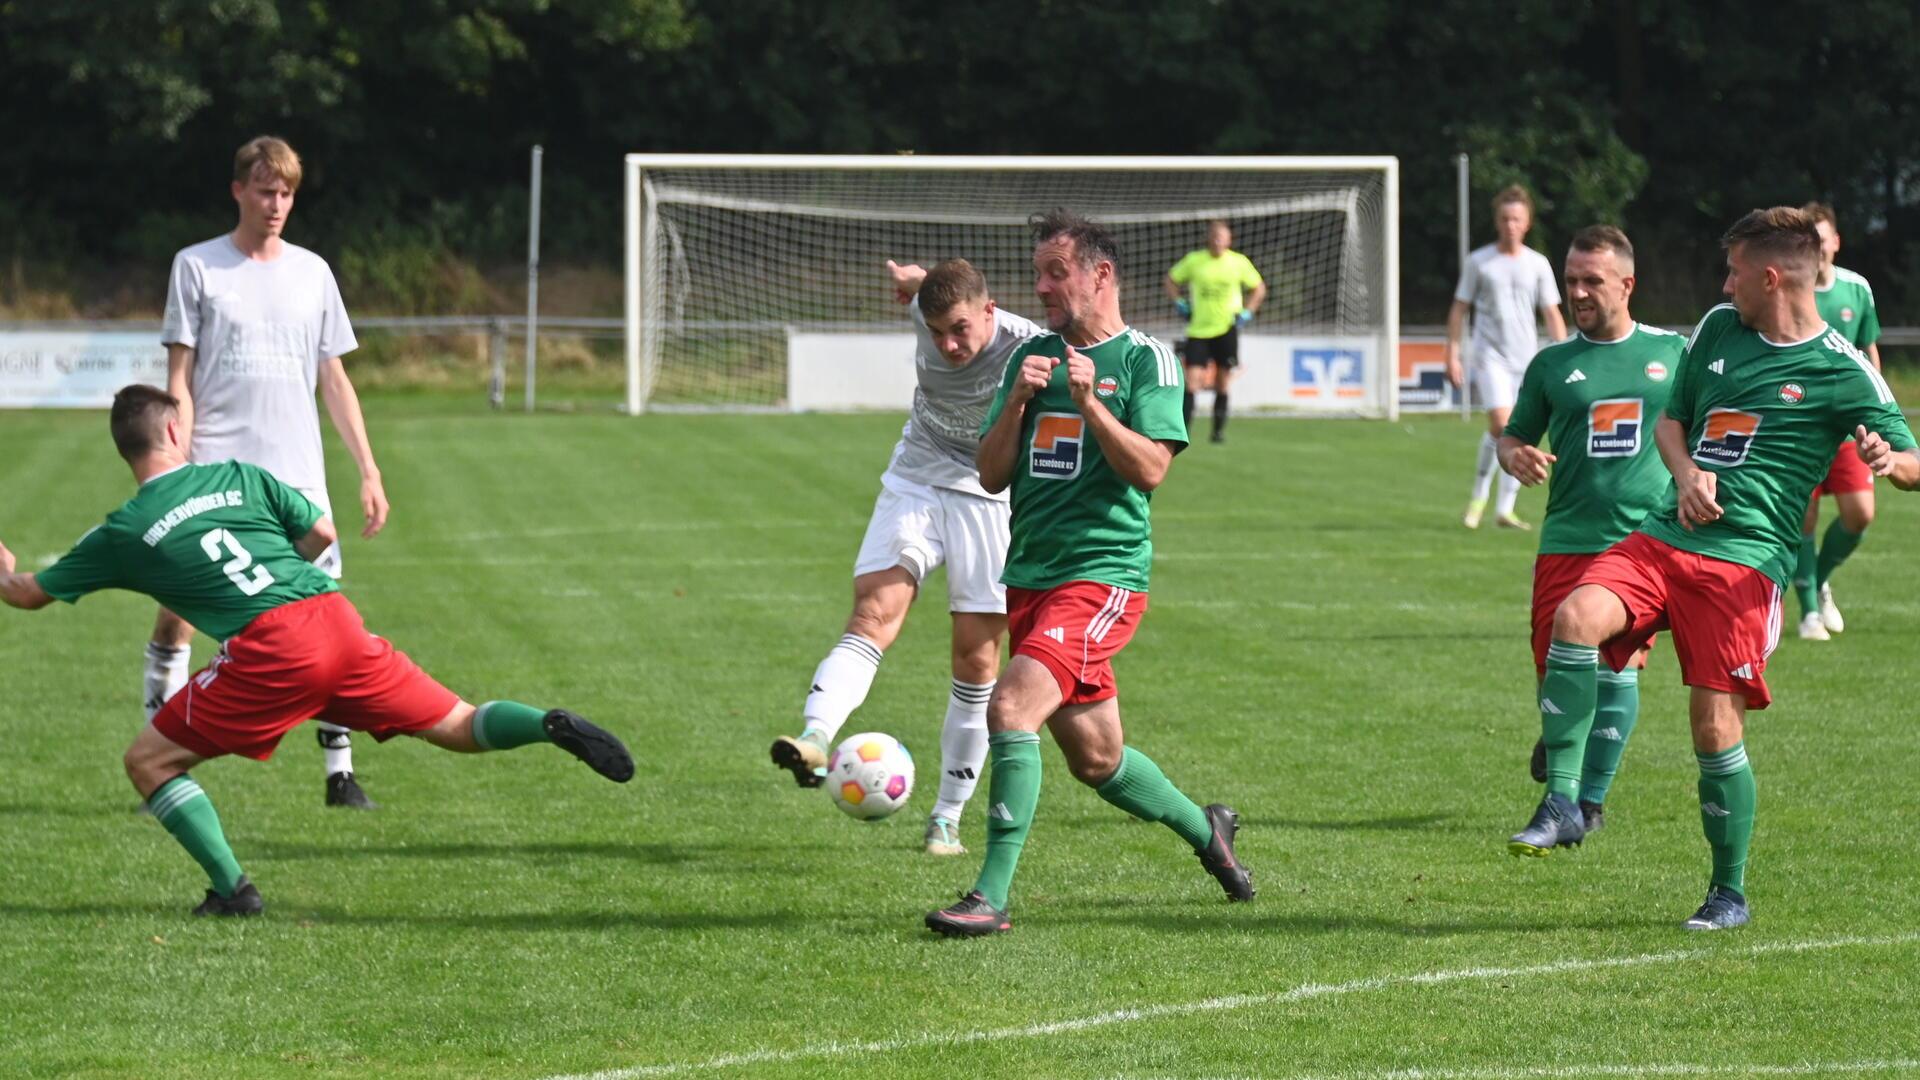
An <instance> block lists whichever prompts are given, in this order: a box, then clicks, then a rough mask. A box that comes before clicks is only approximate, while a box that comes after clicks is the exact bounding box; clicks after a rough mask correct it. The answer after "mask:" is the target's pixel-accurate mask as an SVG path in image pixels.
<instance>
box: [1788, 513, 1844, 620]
mask: <svg viewBox="0 0 1920 1080" xmlns="http://www.w3.org/2000/svg"><path fill="white" fill-rule="evenodd" d="M1836 524H1837V523H1836ZM1818 565H1819V556H1818V555H1816V554H1814V544H1813V534H1812V533H1801V534H1800V557H1799V559H1798V560H1796V561H1795V562H1794V565H1793V595H1794V596H1795V597H1796V598H1797V599H1798V600H1799V601H1800V614H1802V615H1807V614H1811V613H1812V612H1815V611H1819V610H1820V598H1819V596H1818V595H1817V594H1818V593H1819V591H1820V582H1819V580H1818V578H1817V577H1816V574H1817V571H1816V569H1815V567H1817V566H1818Z"/></svg>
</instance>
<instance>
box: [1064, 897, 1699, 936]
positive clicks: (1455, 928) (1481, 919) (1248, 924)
mask: <svg viewBox="0 0 1920 1080" xmlns="http://www.w3.org/2000/svg"><path fill="white" fill-rule="evenodd" d="M1255 902H1256V903H1258V902H1259V901H1255ZM1068 918H1069V919H1071V920H1072V921H1077V922H1087V921H1100V922H1108V923H1123V924H1127V925H1131V926H1138V927H1141V928H1142V929H1146V930H1153V931H1156V932H1160V933H1187V934H1191V933H1196V932H1198V933H1209V932H1215V933H1217V932H1222V931H1258V932H1263V933H1274V934H1293V935H1297V936H1300V937H1314V936H1318V935H1322V934H1356V933H1357V934H1392V935H1395V936H1397V937H1436V938H1437V937H1454V936H1463V935H1470V934H1506V935H1512V934H1546V933H1555V932H1561V931H1568V930H1579V931H1594V930H1599V931H1607V932H1615V931H1620V930H1655V929H1661V928H1670V927H1672V926H1673V925H1674V924H1675V923H1674V920H1673V919H1672V918H1669V917H1667V915H1666V913H1660V914H1658V915H1652V914H1649V915H1640V916H1630V915H1625V914H1595V915H1589V916H1584V917H1575V918H1529V917H1528V916H1526V915H1524V914H1522V913H1520V912H1514V913H1512V914H1497V915H1484V916H1476V917H1471V918H1459V919H1447V918H1439V919H1423V918H1419V917H1416V916H1414V915H1412V914H1411V913H1410V914H1409V915H1408V917H1406V918H1404V919H1396V918H1388V917H1386V916H1381V915H1360V914H1336V913H1331V912H1306V911H1295V912H1272V913H1262V914H1259V915H1255V916H1251V917H1247V916H1241V915H1238V913H1236V916H1235V917H1233V918H1231V919H1227V918H1222V919H1209V918H1206V917H1204V916H1201V915H1196V914H1194V913H1192V912H1191V911H1189V913H1187V914H1178V915H1176V914H1174V913H1172V912H1168V911H1121V910H1113V909H1111V908H1109V909H1108V910H1105V911H1101V912H1097V913H1088V914H1084V915H1081V916H1079V917H1074V916H1068Z"/></svg>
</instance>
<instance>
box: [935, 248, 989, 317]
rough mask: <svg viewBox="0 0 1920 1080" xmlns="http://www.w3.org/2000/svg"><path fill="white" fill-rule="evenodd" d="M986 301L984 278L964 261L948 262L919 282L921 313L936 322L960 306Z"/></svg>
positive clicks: (949, 260) (944, 262)
mask: <svg viewBox="0 0 1920 1080" xmlns="http://www.w3.org/2000/svg"><path fill="white" fill-rule="evenodd" d="M986 298H987V278H986V275H984V274H982V273H981V272H980V271H978V270H976V269H974V266H973V264H972V263H970V262H968V261H967V260H965V259H947V260H945V261H943V262H941V263H940V264H939V265H937V266H935V267H934V268H933V269H931V270H929V271H927V277H926V280H925V281H922V282H921V283H920V314H921V316H922V317H930V318H936V319H937V318H939V317H940V316H942V315H945V314H946V313H947V312H949V311H952V310H953V309H954V308H955V307H957V306H958V305H960V304H964V303H966V302H968V301H970V300H985V299H986Z"/></svg>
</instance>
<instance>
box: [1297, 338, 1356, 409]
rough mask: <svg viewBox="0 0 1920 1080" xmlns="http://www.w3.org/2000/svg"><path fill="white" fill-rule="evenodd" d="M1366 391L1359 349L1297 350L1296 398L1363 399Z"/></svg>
mask: <svg viewBox="0 0 1920 1080" xmlns="http://www.w3.org/2000/svg"><path fill="white" fill-rule="evenodd" d="M1366 394H1367V387H1366V383H1365V382H1364V381H1362V379H1361V367H1360V350H1359V349H1295V350H1293V396H1294V397H1297V398H1324V397H1338V398H1359V397H1365V396H1366Z"/></svg>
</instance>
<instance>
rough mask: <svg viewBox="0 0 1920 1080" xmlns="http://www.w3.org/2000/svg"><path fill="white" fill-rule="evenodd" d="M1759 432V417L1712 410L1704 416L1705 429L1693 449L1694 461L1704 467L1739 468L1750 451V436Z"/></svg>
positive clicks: (1751, 448) (1724, 410) (1725, 410)
mask: <svg viewBox="0 0 1920 1080" xmlns="http://www.w3.org/2000/svg"><path fill="white" fill-rule="evenodd" d="M1759 431H1760V417H1759V415H1758V414H1756V413H1750V412H1741V411H1740V410H1738V409H1715V410H1713V411H1712V412H1710V413H1708V414H1707V429H1706V430H1705V431H1703V432H1701V433H1700V445H1698V446H1696V447H1694V448H1693V460H1695V461H1698V462H1701V463H1703V464H1707V465H1739V464H1741V463H1742V462H1745V461H1746V460H1747V454H1748V453H1749V452H1751V451H1752V450H1753V437H1754V435H1755V434H1757V433H1758V432H1759Z"/></svg>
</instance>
